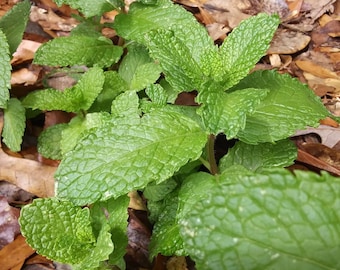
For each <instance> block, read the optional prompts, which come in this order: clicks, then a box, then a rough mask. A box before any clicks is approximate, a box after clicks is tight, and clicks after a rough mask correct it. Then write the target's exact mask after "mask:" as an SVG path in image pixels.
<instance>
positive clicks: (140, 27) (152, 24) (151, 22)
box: [114, 0, 213, 63]
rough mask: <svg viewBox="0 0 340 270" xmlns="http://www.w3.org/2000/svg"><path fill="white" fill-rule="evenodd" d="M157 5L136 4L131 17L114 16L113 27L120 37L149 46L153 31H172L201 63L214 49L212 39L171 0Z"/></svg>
mask: <svg viewBox="0 0 340 270" xmlns="http://www.w3.org/2000/svg"><path fill="white" fill-rule="evenodd" d="M158 2H159V4H158V5H143V4H142V3H134V4H132V5H131V6H130V10H129V13H128V14H123V13H122V14H119V15H118V16H116V17H115V21H114V27H115V29H116V31H117V33H118V35H120V36H122V37H124V38H125V39H129V40H136V41H138V42H140V43H142V44H146V39H145V37H146V34H148V33H149V32H150V31H152V30H161V29H163V30H173V32H174V33H175V35H176V38H178V39H180V40H181V41H182V42H184V43H185V44H186V46H187V48H188V49H189V51H190V53H191V55H192V57H193V58H194V59H195V61H197V62H198V63H199V62H200V58H201V56H202V55H203V54H204V52H205V51H206V50H210V49H211V47H213V40H212V39H211V38H210V37H209V36H208V34H207V31H206V30H205V28H204V27H202V25H200V24H199V23H198V22H197V20H196V19H195V18H194V17H193V15H192V14H191V13H189V12H187V11H186V10H185V9H183V8H182V7H180V6H178V5H174V4H173V3H172V2H171V1H169V0H162V1H158Z"/></svg>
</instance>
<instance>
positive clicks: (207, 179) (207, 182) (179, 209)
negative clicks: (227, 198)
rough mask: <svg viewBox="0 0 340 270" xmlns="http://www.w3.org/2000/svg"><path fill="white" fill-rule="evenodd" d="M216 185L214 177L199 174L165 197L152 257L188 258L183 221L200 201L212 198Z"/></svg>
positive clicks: (156, 225) (155, 232)
mask: <svg viewBox="0 0 340 270" xmlns="http://www.w3.org/2000/svg"><path fill="white" fill-rule="evenodd" d="M215 185H216V178H215V177H214V176H212V175H211V174H208V173H203V172H199V173H195V174H192V175H190V176H189V177H187V178H186V179H185V180H184V182H183V184H182V186H181V187H180V189H179V190H178V189H177V190H175V191H174V192H172V193H170V194H168V196H166V197H165V199H164V201H163V204H162V205H161V209H160V211H159V217H158V218H157V220H156V223H155V225H154V229H153V232H152V237H151V242H150V255H152V256H155V255H157V253H161V254H163V255H166V256H171V255H177V256H185V255H188V253H187V252H186V251H185V250H184V249H183V239H182V237H181V235H180V221H181V220H182V219H185V218H186V216H187V214H188V213H189V212H190V211H191V208H192V207H193V206H194V205H195V204H196V203H197V202H199V201H200V200H202V198H205V197H207V196H208V194H209V192H207V191H209V190H210V189H211V188H212V187H214V186H215ZM159 207H160V206H159Z"/></svg>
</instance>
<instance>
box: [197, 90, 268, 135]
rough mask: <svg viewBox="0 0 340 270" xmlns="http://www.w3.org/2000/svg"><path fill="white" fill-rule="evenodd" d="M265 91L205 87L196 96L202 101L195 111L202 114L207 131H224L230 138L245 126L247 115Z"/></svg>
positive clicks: (257, 103) (264, 94) (261, 98)
mask: <svg viewBox="0 0 340 270" xmlns="http://www.w3.org/2000/svg"><path fill="white" fill-rule="evenodd" d="M267 93H268V91H267V90H262V89H261V90H260V89H254V88H248V89H242V90H238V91H234V92H231V93H230V92H227V93H226V92H221V91H220V89H218V90H214V89H207V90H206V91H203V92H201V93H199V95H198V96H197V102H199V103H203V105H202V106H201V107H200V108H199V109H198V110H197V113H198V114H199V115H201V116H202V120H203V123H204V125H205V128H206V130H207V132H209V133H213V134H218V133H224V134H225V135H226V136H227V138H228V139H232V138H234V137H235V136H236V135H237V133H238V132H239V131H240V130H242V129H243V128H244V127H245V124H246V118H247V115H248V114H251V113H252V112H253V111H254V110H255V108H256V106H257V105H259V103H260V102H261V100H263V99H264V98H265V96H266V95H267Z"/></svg>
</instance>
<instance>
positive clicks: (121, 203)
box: [91, 195, 130, 265]
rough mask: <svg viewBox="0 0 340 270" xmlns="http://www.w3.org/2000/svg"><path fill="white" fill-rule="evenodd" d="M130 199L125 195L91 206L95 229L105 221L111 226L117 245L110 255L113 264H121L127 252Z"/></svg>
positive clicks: (113, 240)
mask: <svg viewBox="0 0 340 270" xmlns="http://www.w3.org/2000/svg"><path fill="white" fill-rule="evenodd" d="M129 201H130V199H129V197H128V196H126V195H124V196H121V197H119V198H117V199H109V200H107V201H105V202H97V203H95V204H94V205H93V206H92V207H91V216H92V219H93V227H94V231H96V230H98V228H97V227H98V225H99V226H100V224H102V223H104V222H107V223H108V224H109V226H110V233H111V235H112V242H113V244H114V246H115V249H114V251H113V253H112V254H110V257H109V263H110V264H112V265H119V264H121V262H122V259H123V256H124V255H125V253H126V247H127V245H128V238H127V226H128V222H127V221H128V205H129Z"/></svg>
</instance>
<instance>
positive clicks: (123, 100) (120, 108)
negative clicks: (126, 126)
mask: <svg viewBox="0 0 340 270" xmlns="http://www.w3.org/2000/svg"><path fill="white" fill-rule="evenodd" d="M138 107H139V98H138V95H137V94H136V92H135V91H127V92H124V93H123V94H120V95H119V96H118V97H117V98H116V99H115V100H114V101H113V102H112V106H111V114H112V116H113V117H126V118H129V117H132V118H139V108H138Z"/></svg>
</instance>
